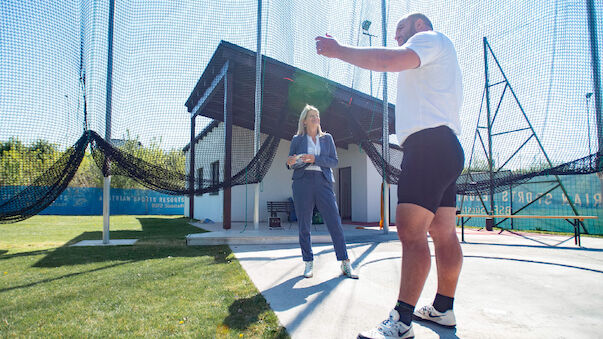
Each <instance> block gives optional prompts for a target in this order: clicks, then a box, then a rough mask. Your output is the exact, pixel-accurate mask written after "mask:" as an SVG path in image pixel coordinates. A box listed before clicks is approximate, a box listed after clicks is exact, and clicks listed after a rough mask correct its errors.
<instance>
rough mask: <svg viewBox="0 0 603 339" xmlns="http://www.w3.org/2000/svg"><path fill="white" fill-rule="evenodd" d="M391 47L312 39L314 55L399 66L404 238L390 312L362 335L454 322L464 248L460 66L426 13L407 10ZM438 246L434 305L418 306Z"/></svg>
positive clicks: (406, 333)
mask: <svg viewBox="0 0 603 339" xmlns="http://www.w3.org/2000/svg"><path fill="white" fill-rule="evenodd" d="M395 39H396V41H397V42H398V46H399V47H395V48H379V47H376V48H375V47H373V48H362V47H352V46H346V45H341V44H339V43H338V42H337V41H336V40H335V39H333V38H332V37H330V36H328V35H326V36H324V37H322V36H321V37H317V38H316V51H317V53H318V54H320V55H323V56H326V57H329V58H337V59H340V60H342V61H345V62H348V63H350V64H353V65H355V66H358V67H362V68H366V69H370V70H373V71H380V72H399V74H398V95H397V102H396V134H397V136H398V139H399V141H400V143H401V144H402V148H403V151H404V158H403V161H402V165H401V175H400V178H399V179H398V206H397V208H396V227H397V230H398V238H399V239H400V241H401V242H402V249H403V256H402V275H401V281H400V291H399V294H398V302H397V304H396V306H395V308H394V309H393V310H392V311H391V312H390V315H389V319H387V320H385V321H383V322H382V323H381V324H379V325H378V326H377V327H376V328H373V329H371V330H368V331H366V332H362V333H360V334H359V336H358V337H359V338H411V337H413V336H414V333H413V329H412V322H411V320H412V318H413V314H414V318H415V319H417V320H426V321H432V322H435V323H437V324H440V325H443V326H447V327H454V326H456V320H455V317H454V312H453V302H454V294H455V291H456V285H457V282H458V278H459V274H460V271H461V265H462V261H463V254H462V251H461V246H460V244H459V240H458V237H457V235H456V227H455V221H456V219H455V218H456V215H455V214H456V180H457V178H458V176H459V175H460V173H461V171H462V169H463V165H464V153H463V149H462V148H461V145H460V143H459V141H458V138H457V136H456V135H455V134H459V133H460V121H459V110H460V106H461V103H462V98H463V96H462V82H461V71H460V67H459V64H458V60H457V56H456V51H455V49H454V46H453V44H452V42H451V41H450V39H448V37H446V36H445V35H444V34H442V33H439V32H435V31H433V26H432V24H431V22H430V20H429V19H428V18H427V17H426V16H425V15H423V14H420V13H413V14H409V15H406V16H405V17H403V18H402V19H400V21H399V22H398V25H397V27H396V36H395ZM427 232H429V234H430V236H431V238H432V240H433V244H434V247H435V256H436V267H437V274H438V290H437V294H436V296H435V300H434V302H433V304H432V305H429V306H425V307H423V308H421V309H420V310H417V311H415V305H416V303H417V301H418V300H419V296H420V294H421V291H422V289H423V286H424V284H425V280H426V279H427V275H428V273H429V269H430V266H431V255H430V251H429V246H428V242H427Z"/></svg>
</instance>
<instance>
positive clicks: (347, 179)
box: [337, 167, 352, 220]
mask: <svg viewBox="0 0 603 339" xmlns="http://www.w3.org/2000/svg"><path fill="white" fill-rule="evenodd" d="M337 196H338V197H339V215H341V220H352V168H351V167H343V168H340V169H339V192H338V194H337Z"/></svg>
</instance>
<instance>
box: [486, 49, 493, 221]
mask: <svg viewBox="0 0 603 339" xmlns="http://www.w3.org/2000/svg"><path fill="white" fill-rule="evenodd" d="M487 44H488V40H486V37H484V67H485V70H486V71H485V72H484V73H485V76H486V79H485V82H486V84H485V86H486V118H487V121H488V125H487V126H488V172H489V174H490V187H489V195H490V213H489V214H494V164H493V163H494V158H493V157H492V119H491V118H490V82H489V81H490V78H489V76H488V49H487ZM492 221H493V222H494V220H492Z"/></svg>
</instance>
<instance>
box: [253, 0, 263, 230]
mask: <svg viewBox="0 0 603 339" xmlns="http://www.w3.org/2000/svg"><path fill="white" fill-rule="evenodd" d="M257 15H258V16H257V53H256V55H255V123H254V127H253V130H254V132H255V133H254V135H253V155H254V156H256V155H257V154H258V152H259V150H260V122H261V119H262V0H258V14H257ZM253 228H254V229H255V230H256V231H257V230H259V229H260V183H259V182H258V183H257V184H256V185H255V190H254V196H253Z"/></svg>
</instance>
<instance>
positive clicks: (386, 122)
mask: <svg viewBox="0 0 603 339" xmlns="http://www.w3.org/2000/svg"><path fill="white" fill-rule="evenodd" d="M386 8H387V7H386V0H381V38H382V41H383V47H387V22H386V20H385V19H386V17H387V13H386ZM369 38H370V37H369ZM372 85H373V84H372V79H371V86H372ZM388 108H389V107H388V101H387V72H383V136H382V138H383V140H382V142H381V146H382V147H383V150H382V152H381V155H382V156H383V185H382V186H383V191H382V193H381V194H383V233H385V234H388V233H389V184H388V183H387V166H388V164H389V109H388Z"/></svg>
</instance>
